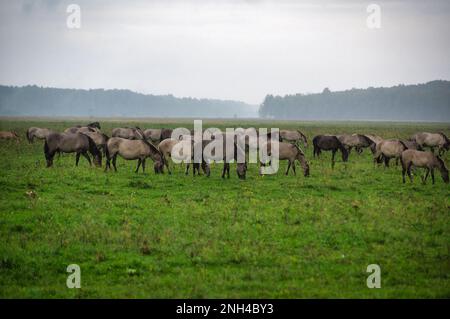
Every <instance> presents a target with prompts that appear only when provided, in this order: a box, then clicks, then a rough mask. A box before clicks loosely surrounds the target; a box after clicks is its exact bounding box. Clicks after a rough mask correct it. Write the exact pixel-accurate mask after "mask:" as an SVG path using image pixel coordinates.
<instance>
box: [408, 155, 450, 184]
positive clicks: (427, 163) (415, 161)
mask: <svg viewBox="0 0 450 319" xmlns="http://www.w3.org/2000/svg"><path fill="white" fill-rule="evenodd" d="M401 160H402V178H403V183H405V173H408V176H409V180H410V181H411V182H412V180H413V178H412V175H411V167H412V166H415V167H423V168H426V170H427V172H426V174H425V178H423V177H422V183H423V184H425V183H426V182H427V178H428V175H429V174H430V172H431V180H432V182H433V184H434V169H435V168H437V169H438V170H439V171H440V172H441V176H442V179H443V180H444V182H445V183H446V184H448V182H449V178H448V169H447V168H446V167H445V164H444V161H443V160H442V159H440V158H439V157H437V156H436V155H434V154H433V153H432V152H422V151H417V150H406V151H404V152H403V153H402V155H401Z"/></svg>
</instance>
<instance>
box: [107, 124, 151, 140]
mask: <svg viewBox="0 0 450 319" xmlns="http://www.w3.org/2000/svg"><path fill="white" fill-rule="evenodd" d="M112 137H121V138H126V139H128V140H143V139H144V132H142V130H141V129H140V128H139V127H137V126H136V127H118V128H114V129H113V130H112Z"/></svg>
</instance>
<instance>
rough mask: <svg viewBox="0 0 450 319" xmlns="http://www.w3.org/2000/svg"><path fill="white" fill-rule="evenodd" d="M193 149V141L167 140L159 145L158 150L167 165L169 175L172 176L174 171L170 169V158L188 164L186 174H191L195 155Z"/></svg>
mask: <svg viewBox="0 0 450 319" xmlns="http://www.w3.org/2000/svg"><path fill="white" fill-rule="evenodd" d="M192 147H193V141H192V140H175V139H171V138H167V139H165V140H163V141H161V143H159V145H158V150H159V151H160V152H161V153H162V155H163V158H164V164H165V165H166V167H167V171H168V172H169V174H172V171H171V170H170V167H169V161H168V159H169V158H172V159H175V160H177V161H179V162H184V163H185V164H187V165H186V171H185V173H186V175H187V174H189V163H190V162H191V159H192V156H193V154H194V153H193V149H192ZM185 151H186V152H185Z"/></svg>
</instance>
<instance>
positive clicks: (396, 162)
mask: <svg viewBox="0 0 450 319" xmlns="http://www.w3.org/2000/svg"><path fill="white" fill-rule="evenodd" d="M398 160H399V158H398V157H396V158H395V166H398Z"/></svg>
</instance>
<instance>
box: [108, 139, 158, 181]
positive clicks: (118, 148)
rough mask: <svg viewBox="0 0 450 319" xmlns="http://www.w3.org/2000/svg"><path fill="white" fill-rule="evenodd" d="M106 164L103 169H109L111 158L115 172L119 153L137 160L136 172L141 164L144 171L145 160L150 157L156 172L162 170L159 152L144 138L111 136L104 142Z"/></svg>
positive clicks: (129, 158)
mask: <svg viewBox="0 0 450 319" xmlns="http://www.w3.org/2000/svg"><path fill="white" fill-rule="evenodd" d="M106 145H107V146H106V166H105V171H107V170H108V169H111V164H110V162H111V160H112V164H113V166H114V170H115V171H116V172H117V167H116V159H117V155H120V156H121V157H122V158H124V159H126V160H136V159H137V160H138V165H137V168H136V171H135V172H136V173H137V172H138V171H139V167H140V166H141V164H142V172H145V160H146V159H147V158H148V157H150V158H151V159H152V160H153V161H154V163H155V164H154V166H153V167H154V170H155V173H156V174H159V173H163V172H164V160H163V155H162V154H161V152H160V151H159V150H158V149H157V148H156V146H155V145H153V144H151V143H149V142H147V141H146V140H129V139H125V138H121V137H111V138H110V139H109V140H108V142H107V144H106Z"/></svg>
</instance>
